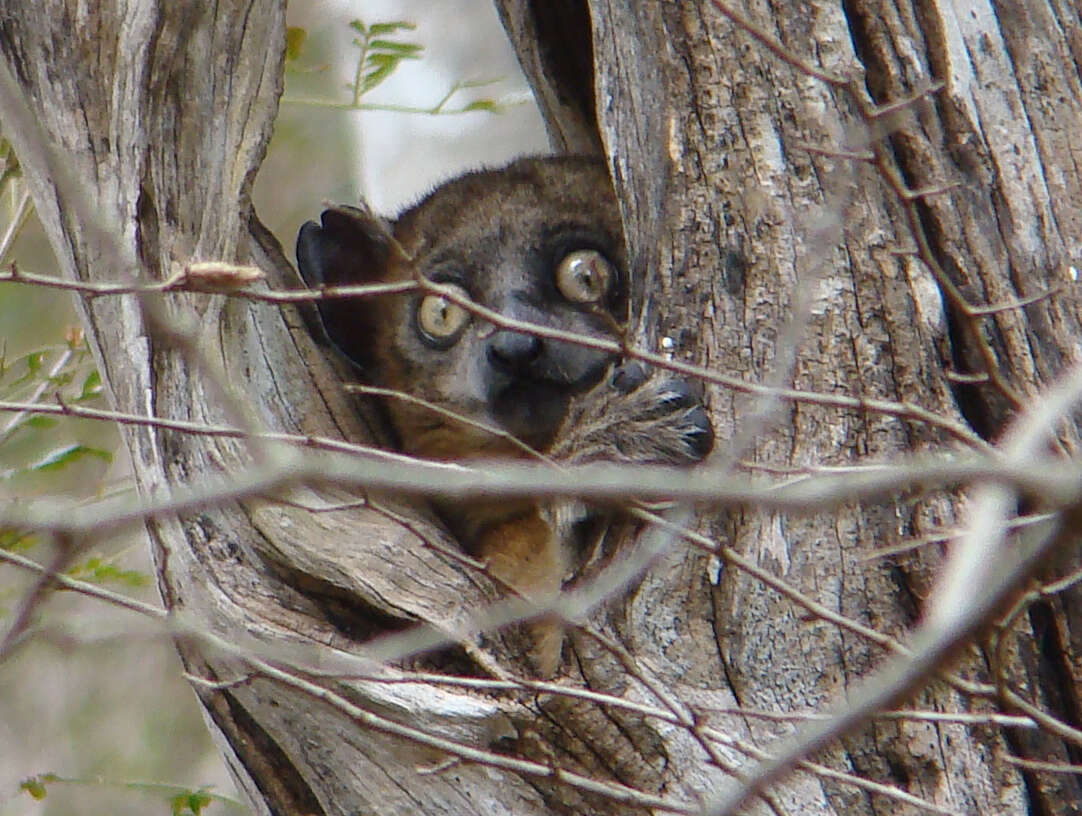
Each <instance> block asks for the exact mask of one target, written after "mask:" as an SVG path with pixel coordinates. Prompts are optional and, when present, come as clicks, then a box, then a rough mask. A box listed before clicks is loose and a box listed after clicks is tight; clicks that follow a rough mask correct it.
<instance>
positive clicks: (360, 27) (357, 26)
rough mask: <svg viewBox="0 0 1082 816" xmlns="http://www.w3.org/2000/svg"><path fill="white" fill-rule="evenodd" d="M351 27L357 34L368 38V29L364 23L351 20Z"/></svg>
mask: <svg viewBox="0 0 1082 816" xmlns="http://www.w3.org/2000/svg"><path fill="white" fill-rule="evenodd" d="M349 27H350V28H352V29H353V30H354V31H356V32H359V33H361V34H364V35H365V36H366V37H367V36H368V29H367V28H365V25H364V23H363V22H361V21H360V20H351V21H350V23H349Z"/></svg>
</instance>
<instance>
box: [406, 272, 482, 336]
mask: <svg viewBox="0 0 1082 816" xmlns="http://www.w3.org/2000/svg"><path fill="white" fill-rule="evenodd" d="M443 285H444V286H446V287H448V288H449V289H451V290H453V291H454V292H455V294H458V295H462V297H464V298H468V297H469V296H470V293H469V292H467V291H466V290H465V289H463V288H462V287H461V286H456V285H455V284H453V283H445V284H443ZM469 322H470V313H469V312H467V311H466V310H465V309H463V308H462V307H461V306H459V305H458V304H457V303H454V302H452V301H450V300H448V299H447V298H445V297H442V296H441V295H425V297H423V298H421V302H420V304H418V306H417V327H418V328H419V329H420V330H421V333H422V334H423V335H424V336H425V337H426V338H427V339H429V340H431V341H433V342H434V343H437V344H439V345H450V344H451V343H453V342H454V341H455V340H457V339H458V335H459V334H461V332H462V330H463V329H464V328H466V324H467V323H469Z"/></svg>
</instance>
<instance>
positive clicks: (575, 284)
mask: <svg viewBox="0 0 1082 816" xmlns="http://www.w3.org/2000/svg"><path fill="white" fill-rule="evenodd" d="M615 277H616V270H614V269H613V268H612V264H611V263H609V262H608V261H607V260H606V259H605V256H604V255H602V254H601V253H600V252H598V251H597V250H596V249H576V250H575V251H574V252H568V253H567V254H566V255H564V257H563V259H562V260H561V261H560V263H559V264H558V265H557V266H556V288H557V289H559V290H560V294H561V295H563V296H564V297H565V298H567V299H568V300H569V301H571V302H572V303H583V304H586V303H598V302H600V301H601V300H602V299H603V298H604V297H605V295H607V294H608V293H609V289H611V288H612V282H613V278H615Z"/></svg>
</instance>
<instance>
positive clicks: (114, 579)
mask: <svg viewBox="0 0 1082 816" xmlns="http://www.w3.org/2000/svg"><path fill="white" fill-rule="evenodd" d="M67 574H68V575H70V576H71V577H72V578H79V579H81V580H83V581H87V582H91V583H95V584H105V583H116V584H122V585H124V586H128V587H142V586H146V585H147V584H148V583H149V582H150V576H148V575H147V574H146V573H142V572H139V571H138V570H126V569H121V568H120V567H118V566H116V565H115V564H111V563H109V562H108V561H105V560H103V559H102V558H99V557H97V556H95V557H92V558H88V559H87V560H86V561H85V562H84V563H82V564H76V565H75V566H74V567H72V568H71V569H69V570H68V572H67Z"/></svg>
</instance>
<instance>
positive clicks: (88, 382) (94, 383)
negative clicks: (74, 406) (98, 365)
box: [75, 369, 101, 402]
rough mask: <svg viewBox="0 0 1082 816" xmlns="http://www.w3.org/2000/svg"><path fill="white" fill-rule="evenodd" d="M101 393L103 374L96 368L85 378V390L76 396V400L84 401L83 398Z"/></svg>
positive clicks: (90, 397)
mask: <svg viewBox="0 0 1082 816" xmlns="http://www.w3.org/2000/svg"><path fill="white" fill-rule="evenodd" d="M100 394H101V374H99V373H98V371H97V369H95V370H93V371H91V372H90V373H89V374H87V375H86V379H85V380H83V390H82V392H81V393H80V394H79V396H78V397H76V398H75V401H76V402H82V401H83V400H88V399H92V398H93V397H96V396H98V395H100Z"/></svg>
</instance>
